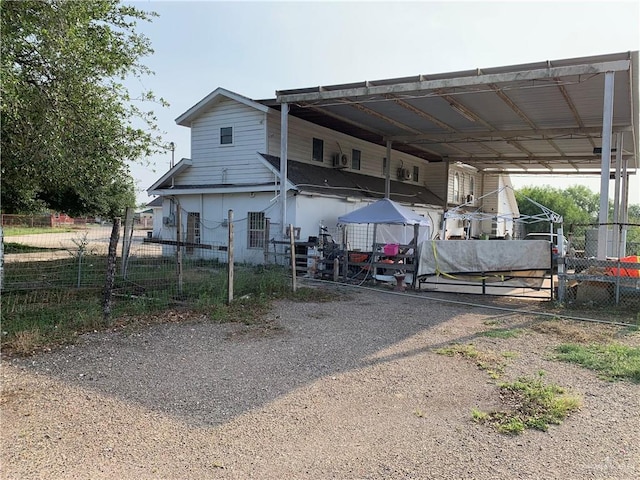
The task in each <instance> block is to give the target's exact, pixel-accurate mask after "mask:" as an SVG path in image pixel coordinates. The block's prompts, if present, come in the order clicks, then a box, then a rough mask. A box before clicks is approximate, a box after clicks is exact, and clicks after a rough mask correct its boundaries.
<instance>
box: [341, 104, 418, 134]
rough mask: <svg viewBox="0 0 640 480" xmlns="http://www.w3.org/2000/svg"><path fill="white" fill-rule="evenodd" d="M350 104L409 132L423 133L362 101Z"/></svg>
mask: <svg viewBox="0 0 640 480" xmlns="http://www.w3.org/2000/svg"><path fill="white" fill-rule="evenodd" d="M347 102H348V100H347ZM348 105H349V106H350V107H353V108H355V109H357V110H360V111H361V112H364V113H366V114H367V115H371V116H372V117H376V118H379V119H380V120H384V121H385V122H387V123H390V124H391V125H394V126H396V127H398V128H401V129H402V130H405V131H407V132H413V133H416V134H420V133H422V132H421V131H420V130H416V129H415V128H413V127H410V126H409V125H405V124H404V123H402V122H399V121H397V120H395V119H393V118H391V117H388V116H386V115H383V114H382V113H380V112H376V111H375V110H372V109H370V108H369V107H365V106H364V105H362V104H361V103H348Z"/></svg>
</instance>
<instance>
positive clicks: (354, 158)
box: [351, 149, 362, 170]
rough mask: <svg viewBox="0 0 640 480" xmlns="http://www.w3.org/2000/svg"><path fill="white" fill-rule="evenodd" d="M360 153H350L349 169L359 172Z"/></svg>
mask: <svg viewBox="0 0 640 480" xmlns="http://www.w3.org/2000/svg"><path fill="white" fill-rule="evenodd" d="M361 155H362V152H361V151H360V150H355V149H354V150H352V151H351V168H352V169H353V170H360V156H361Z"/></svg>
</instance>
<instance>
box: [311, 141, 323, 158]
mask: <svg viewBox="0 0 640 480" xmlns="http://www.w3.org/2000/svg"><path fill="white" fill-rule="evenodd" d="M312 158H313V161H314V162H322V161H324V140H321V139H319V138H314V139H313V157H312Z"/></svg>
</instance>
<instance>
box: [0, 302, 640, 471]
mask: <svg viewBox="0 0 640 480" xmlns="http://www.w3.org/2000/svg"><path fill="white" fill-rule="evenodd" d="M340 298H341V299H340V300H338V301H335V302H326V303H314V302H308V303H294V302H289V301H284V302H279V303H277V304H276V305H275V308H274V309H273V311H272V312H271V313H270V314H269V316H268V318H265V319H264V320H265V321H264V323H263V324H261V325H257V326H256V325H254V326H246V325H239V324H225V325H219V324H213V323H209V322H206V321H199V320H198V319H197V318H192V319H191V321H189V322H185V323H168V324H160V325H152V326H149V327H145V328H142V329H135V330H134V329H125V330H118V331H113V332H105V333H93V334H90V335H85V336H83V337H82V338H81V340H80V341H79V342H78V343H77V344H76V345H72V346H68V347H65V348H62V349H60V350H57V351H54V352H49V353H43V354H38V355H36V356H33V357H29V358H5V359H3V361H2V396H1V398H0V407H1V413H2V428H1V442H2V443H1V447H2V448H1V452H0V461H1V478H3V479H32V478H34V479H35V478H42V479H45V478H46V479H52V478H55V479H71V478H86V479H89V478H90V479H101V478H104V479H136V480H141V479H205V478H206V479H211V478H220V479H246V478H257V479H284V478H287V479H325V478H326V479H514V478H519V479H540V478H545V479H556V478H557V479H587V478H588V479H623V480H624V479H635V478H639V477H640V442H639V441H638V440H639V438H640V437H639V435H638V432H639V431H640V400H639V399H640V385H637V384H632V383H627V382H616V383H612V382H608V381H605V380H601V379H600V378H598V376H597V375H596V374H595V373H593V372H591V371H589V370H586V369H583V368H581V367H578V366H576V365H572V364H567V363H561V362H557V361H554V360H553V359H552V355H553V348H554V347H555V346H557V345H559V344H561V343H565V342H575V341H581V342H586V343H589V342H609V341H616V342H622V343H627V344H633V345H640V336H639V335H638V334H637V333H635V334H634V333H629V332H623V331H621V330H619V329H616V328H613V327H607V326H601V325H596V324H585V323H574V322H564V321H555V320H549V319H548V318H546V319H544V318H543V319H541V318H540V317H535V316H532V315H530V314H523V313H510V312H506V311H496V310H489V309H486V308H476V307H471V306H465V305H463V304H446V303H442V302H438V301H434V300H430V299H427V298H418V297H414V296H409V295H406V296H401V295H395V296H392V295H389V294H387V293H385V292H380V291H377V292H373V291H369V290H355V291H349V293H348V294H347V295H346V296H344V295H343V296H341V297H340ZM495 328H518V329H521V331H520V332H519V334H518V335H516V336H513V337H511V338H493V337H488V336H484V335H482V332H485V331H487V330H490V329H495ZM454 343H462V344H469V343H472V344H473V345H474V346H475V347H476V348H477V349H478V350H481V351H486V352H493V353H496V354H498V355H502V354H505V353H508V355H506V356H504V355H503V358H505V362H506V366H505V368H504V372H503V373H502V375H501V377H500V378H498V379H493V378H491V377H490V376H489V375H488V374H487V372H486V371H483V370H481V369H479V368H478V367H477V366H476V365H474V363H473V362H470V361H468V360H465V359H463V358H459V357H448V356H444V355H441V354H438V353H437V352H436V350H438V349H439V348H442V347H446V346H449V345H451V344H454ZM539 371H544V372H545V373H544V378H545V380H546V381H548V382H553V383H556V384H559V385H561V386H563V387H565V388H567V389H568V390H569V391H570V392H572V393H574V394H576V395H579V396H580V397H581V398H582V401H583V406H582V408H581V409H580V410H579V411H578V412H576V413H574V414H572V415H571V416H570V417H569V418H567V419H566V421H565V422H564V423H563V424H561V425H559V426H552V427H551V428H550V429H549V430H548V431H547V432H540V431H532V430H529V431H526V432H525V433H523V434H522V435H518V436H510V435H504V434H500V433H497V432H496V431H495V430H492V429H491V428H490V427H489V426H486V425H480V424H477V423H474V422H473V420H472V416H471V412H472V410H473V409H474V408H478V409H480V410H483V411H491V410H495V409H500V408H501V403H500V396H499V391H498V387H497V385H498V383H499V382H501V381H511V380H513V379H516V378H518V377H520V376H534V375H537V374H538V372H539Z"/></svg>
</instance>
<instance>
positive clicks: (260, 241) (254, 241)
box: [247, 212, 266, 249]
mask: <svg viewBox="0 0 640 480" xmlns="http://www.w3.org/2000/svg"><path fill="white" fill-rule="evenodd" d="M260 216H262V226H261V228H256V227H255V222H256V220H257V221H259V219H260ZM265 229H266V218H265V214H264V212H247V248H248V249H264V233H265ZM257 232H259V233H260V235H259V236H255V235H252V234H255V233H257Z"/></svg>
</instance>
